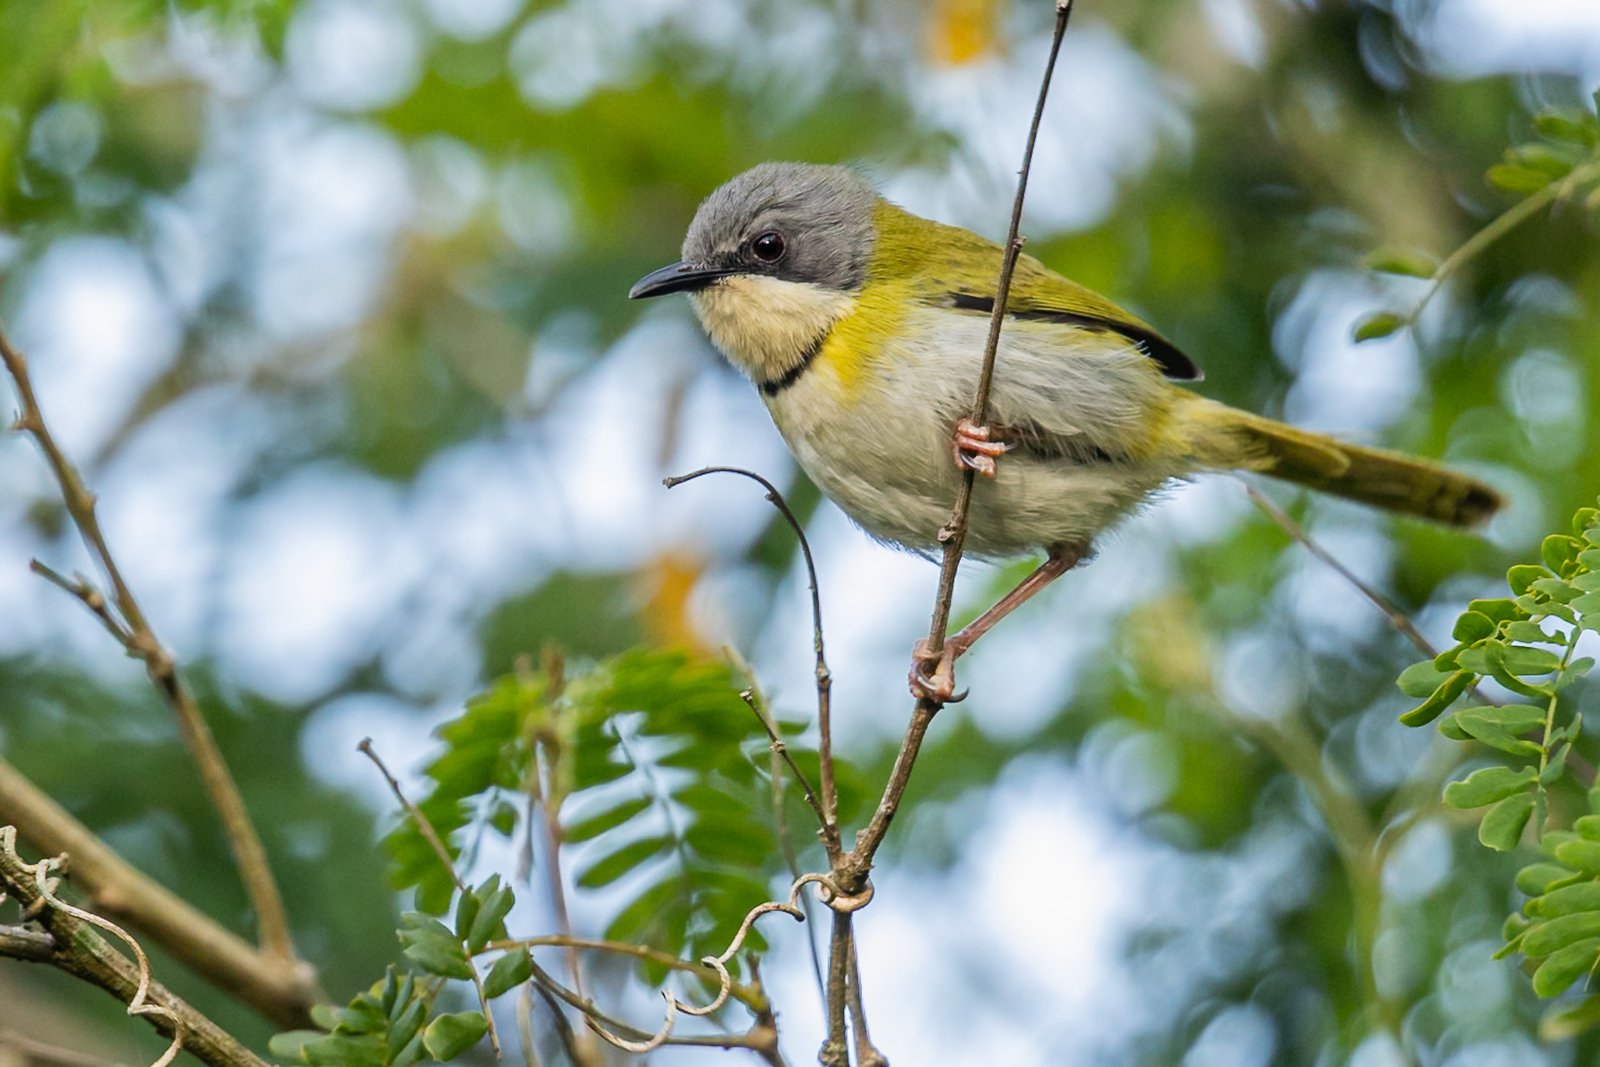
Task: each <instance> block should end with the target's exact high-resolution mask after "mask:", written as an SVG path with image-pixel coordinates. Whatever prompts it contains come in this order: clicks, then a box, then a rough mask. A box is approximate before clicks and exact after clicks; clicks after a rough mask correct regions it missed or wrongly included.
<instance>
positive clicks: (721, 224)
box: [628, 163, 1501, 703]
mask: <svg viewBox="0 0 1600 1067" xmlns="http://www.w3.org/2000/svg"><path fill="white" fill-rule="evenodd" d="M1000 260H1001V249H1000V247H999V246H998V245H996V244H994V243H993V242H991V241H988V240H986V239H984V238H982V237H980V236H978V235H977V234H975V233H972V232H970V231H968V230H964V229H961V228H960V227H956V226H948V225H944V224H942V223H939V222H934V221H932V220H930V219H924V218H921V217H919V216H917V215H913V214H911V213H910V212H908V211H905V210H903V209H901V208H899V207H897V206H896V205H894V204H892V203H890V202H889V201H887V200H885V199H884V198H882V197H880V196H878V195H877V194H876V193H875V192H874V191H873V190H872V188H871V187H870V185H869V184H868V183H867V182H866V181H865V180H864V179H863V178H862V177H860V176H859V175H858V174H856V173H855V172H854V171H851V170H849V169H848V168H845V167H838V166H818V165H812V164H803V163H763V164H761V165H760V166H757V167H754V168H752V169H751V170H748V171H746V172H744V173H743V174H740V175H739V176H738V177H736V178H734V179H732V180H731V181H729V182H727V183H726V184H725V185H723V186H722V187H721V188H719V189H717V190H716V191H715V192H713V193H712V194H711V195H710V196H708V197H707V198H706V200H705V202H704V203H702V204H701V205H700V209H699V211H698V212H696V214H695V217H694V221H693V222H692V223H691V224H690V226H689V232H688V236H687V237H685V238H684V242H683V258H682V260H680V261H679V262H677V263H673V264H671V265H669V266H666V267H662V268H661V269H660V270H657V271H653V272H652V273H650V274H648V275H646V276H645V277H643V278H641V279H640V280H639V282H638V283H637V284H636V285H634V287H633V289H632V290H631V291H630V292H629V294H628V295H629V296H630V297H632V298H635V299H639V298H643V297H653V296H661V295H664V294H666V293H676V292H687V293H689V294H690V298H691V300H692V302H693V304H694V310H695V313H696V315H697V316H698V317H699V319H700V323H701V325H702V326H703V327H704V328H705V331H706V333H707V334H708V335H709V336H710V338H711V340H712V342H713V343H714V344H715V345H716V347H717V348H718V349H719V350H720V351H721V352H722V353H723V355H724V356H726V357H727V358H728V360H729V361H730V362H731V363H732V364H733V365H734V366H735V367H737V368H738V369H739V370H741V371H743V372H744V373H745V374H746V375H748V376H749V378H750V379H751V380H752V381H753V382H754V383H755V385H756V387H757V389H759V390H760V393H761V396H762V399H763V400H764V401H765V402H766V406H767V410H768V411H769V412H770V413H771V415H772V420H773V422H774V423H776V424H777V427H778V430H779V432H780V433H781V434H782V435H783V438H784V440H785V441H786V442H787V443H788V445H789V449H790V451H791V452H793V453H794V457H795V459H796V460H797V461H798V462H799V464H800V466H801V467H802V468H803V469H804V470H805V472H806V474H807V475H809V476H810V478H811V480H812V481H813V482H815V483H816V484H817V486H818V488H820V489H821V490H822V491H823V492H824V493H825V494H826V495H827V496H828V497H829V498H830V499H832V500H833V502H834V503H836V504H838V505H839V507H840V508H842V509H843V510H844V512H845V513H846V514H847V515H849V516H850V518H851V519H853V520H854V521H855V522H856V523H857V524H858V525H860V526H861V527H862V529H864V530H866V532H867V533H869V534H870V535H872V536H873V537H875V538H877V539H879V540H880V541H885V542H889V543H890V544H894V545H899V546H902V547H904V548H908V549H911V550H913V551H921V552H927V551H929V550H932V549H934V548H935V547H936V546H937V545H938V544H939V541H940V536H939V532H940V528H941V527H942V526H944V525H945V523H946V521H947V519H948V518H949V515H950V510H951V506H952V503H953V501H954V500H955V496H956V491H957V487H958V484H959V481H960V478H961V477H962V473H963V471H964V470H965V469H969V468H970V469H971V470H973V471H975V472H976V473H977V474H979V475H982V476H983V477H981V478H979V479H978V481H977V484H976V486H975V488H974V493H973V497H972V504H971V512H970V520H969V528H968V535H967V544H968V546H969V548H970V550H971V551H972V553H973V554H974V555H977V556H980V557H987V558H996V557H1006V556H1014V555H1021V554H1025V553H1029V552H1035V551H1039V550H1043V552H1044V553H1045V561H1044V563H1043V564H1041V565H1040V567H1039V568H1038V570H1036V571H1035V572H1034V573H1033V574H1031V575H1030V576H1029V577H1028V578H1026V579H1024V580H1023V582H1022V583H1021V584H1020V585H1019V586H1017V588H1016V589H1014V590H1013V591H1012V592H1010V593H1008V594H1007V595H1006V596H1005V597H1003V598H1002V599H1001V600H1000V601H999V602H997V603H996V604H995V605H994V606H993V607H992V608H990V609H989V610H988V611H986V612H984V614H983V615H981V616H979V617H978V619H977V620H975V621H974V622H973V623H972V624H971V625H970V626H968V627H966V628H965V629H964V630H962V631H961V632H960V633H957V634H955V635H952V636H951V637H950V639H949V640H948V641H946V642H945V643H944V646H943V649H942V651H941V652H940V653H939V654H938V655H934V654H931V653H930V652H929V649H928V646H927V642H925V641H924V642H919V643H918V645H917V648H916V650H915V651H914V653H913V658H912V668H911V674H910V683H911V689H912V692H913V693H914V694H916V695H918V696H925V697H928V698H930V699H933V700H935V701H939V702H941V703H942V702H948V701H951V700H954V699H959V698H958V697H957V696H956V693H955V677H954V664H955V660H956V659H957V657H959V656H960V655H961V654H962V653H964V652H965V651H966V650H967V649H968V648H970V647H971V645H972V644H973V642H975V641H976V640H977V639H978V638H979V637H980V636H982V635H983V633H985V632H986V631H988V630H989V629H990V628H991V627H992V626H993V625H994V624H995V623H996V622H998V621H999V620H1000V619H1001V618H1003V617H1004V616H1005V615H1007V614H1009V613H1010V612H1011V611H1013V610H1015V609H1016V608H1017V606H1019V605H1020V604H1022V603H1023V602H1024V601H1026V600H1027V599H1028V598H1029V597H1031V596H1033V595H1034V594H1035V593H1037V592H1038V591H1039V590H1040V589H1042V588H1044V587H1045V586H1046V585H1048V584H1049V583H1050V582H1051V581H1053V580H1054V579H1055V578H1057V577H1059V576H1060V575H1061V574H1063V573H1065V572H1066V571H1068V570H1070V569H1071V568H1072V567H1073V566H1075V565H1076V564H1077V563H1078V562H1080V561H1081V560H1083V559H1085V558H1087V557H1088V555H1089V554H1090V552H1091V550H1092V547H1093V543H1094V539H1095V537H1096V536H1097V535H1099V533H1100V532H1101V531H1102V530H1104V529H1106V528H1107V527H1108V526H1111V525H1112V524H1113V523H1115V522H1117V521H1118V520H1119V519H1121V518H1123V517H1124V516H1126V515H1127V514H1129V513H1130V512H1131V511H1133V510H1134V509H1135V508H1137V507H1138V505H1139V504H1140V503H1141V502H1143V501H1144V500H1146V499H1147V498H1149V497H1150V496H1151V494H1152V493H1154V492H1156V491H1157V490H1158V489H1160V488H1161V487H1162V486H1163V485H1166V484H1167V483H1169V482H1171V481H1173V480H1174V479H1182V478H1185V477H1188V476H1190V475H1193V474H1196V473H1199V472H1202V471H1230V470H1239V471H1253V472H1257V473H1260V474H1266V475H1270V476H1271V477H1274V478H1282V479H1285V480H1287V481H1291V482H1295V483H1298V484H1300V485H1305V486H1310V487H1311V488H1314V489H1318V490H1321V491H1323V492H1326V493H1332V494H1334V495H1336V496H1342V497H1346V498H1348V499H1351V500H1357V501H1360V502H1362V503H1364V504H1371V505H1373V506H1376V507H1380V508H1384V509H1387V510H1390V511H1396V512H1401V513H1403V514H1407V515H1414V516H1419V517H1421V518H1425V519H1432V520H1435V521H1438V522H1444V523H1450V524H1453V525H1457V526H1470V525H1473V524H1475V523H1478V522H1480V521H1482V520H1483V519H1485V518H1487V517H1488V516H1489V515H1491V514H1493V513H1494V511H1495V510H1496V509H1497V508H1499V507H1500V505H1501V499H1500V496H1499V494H1498V493H1496V492H1495V491H1494V490H1493V489H1491V488H1490V487H1489V486H1487V485H1484V484H1483V483H1482V482H1479V481H1476V480H1474V479H1472V478H1469V477H1467V476H1465V475H1462V474H1458V473H1456V472H1454V471H1450V470H1447V469H1445V468H1443V467H1441V466H1438V465H1437V464H1434V463H1429V462H1427V461H1425V460H1420V459H1414V458H1412V457H1410V456H1405V455H1400V454H1398V453H1395V452H1388V451H1382V450H1379V449H1374V448H1365V447H1361V446H1358V445H1351V444H1346V443H1344V442H1341V441H1338V440H1335V439H1334V438H1331V437H1327V436H1324V435H1322V434H1316V433H1308V432H1306V431H1304V430H1297V429H1295V428H1293V427H1291V426H1287V425H1285V424H1283V423H1281V422H1276V421H1274V420H1272V419H1268V418H1263V417H1261V416H1259V415H1253V414H1250V413H1249V412H1245V411H1239V410H1237V409H1235V408H1231V407H1227V406H1226V405H1223V404H1220V403H1218V402H1216V401H1213V400H1208V399H1205V398H1204V397H1201V396H1198V395H1196V394H1194V393H1192V392H1190V391H1188V390H1187V389H1185V388H1183V387H1181V386H1179V385H1176V384H1174V383H1175V382H1192V381H1198V380H1199V379H1200V378H1201V372H1200V368H1199V367H1197V366H1196V365H1195V363H1194V362H1193V361H1192V360H1191V359H1190V358H1189V357H1188V356H1186V355H1185V354H1184V353H1183V352H1181V351H1179V349H1178V348H1177V347H1176V346H1175V345H1174V344H1173V343H1172V342H1171V341H1168V340H1167V339H1166V338H1165V337H1163V336H1162V335H1161V334H1160V333H1158V332H1156V330H1155V328H1154V327H1152V326H1150V325H1149V324H1148V323H1145V322H1143V321H1141V320H1140V319H1138V318H1137V317H1135V316H1134V315H1132V314H1130V313H1128V312H1127V311H1124V310H1123V309H1122V308H1120V307H1118V306H1117V305H1116V304H1113V303H1112V302H1111V301H1109V300H1107V299H1106V298H1105V297H1102V296H1100V295H1099V294H1097V293H1094V292H1092V291H1090V290H1089V289H1086V288H1084V287H1083V286H1081V285H1078V284H1077V283H1076V282H1073V281H1070V280H1068V279H1067V278H1065V277H1063V276H1061V275H1060V274H1057V273H1055V272H1054V271H1052V270H1050V269H1049V268H1047V267H1045V266H1044V265H1043V264H1042V263H1040V262H1039V261H1038V260H1037V259H1034V258H1033V257H1031V256H1027V255H1023V256H1021V257H1020V258H1019V259H1018V261H1017V265H1016V271H1015V274H1014V276H1013V280H1012V283H1011V291H1010V296H1009V299H1008V300H1007V302H1006V317H1005V321H1004V328H1003V330H1002V332H1001V334H1000V345H999V349H998V353H997V359H996V363H995V371H994V379H993V385H992V391H991V399H990V404H989V418H988V424H987V425H982V426H979V425H974V424H973V423H972V422H971V421H970V420H969V419H967V417H966V416H967V413H968V412H969V410H970V407H971V404H972V400H973V394H974V392H975V391H976V388H977V382H978V375H979V371H980V369H981V365H982V359H983V350H984V345H985V341H986V338H987V334H988V329H989V319H990V316H991V314H992V312H993V310H994V301H995V290H996V280H997V276H998V274H999V268H1000Z"/></svg>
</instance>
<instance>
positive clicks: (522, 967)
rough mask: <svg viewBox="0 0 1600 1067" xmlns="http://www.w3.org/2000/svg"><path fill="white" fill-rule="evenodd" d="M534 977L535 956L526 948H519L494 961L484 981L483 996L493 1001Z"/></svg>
mask: <svg viewBox="0 0 1600 1067" xmlns="http://www.w3.org/2000/svg"><path fill="white" fill-rule="evenodd" d="M532 977H533V956H532V955H531V954H530V953H529V952H528V949H527V947H526V946H519V947H517V948H514V949H512V950H511V951H509V952H507V953H505V954H504V955H502V956H501V957H500V958H499V959H497V960H495V961H494V966H493V967H490V968H489V973H488V975H487V976H485V978H484V980H483V995H484V996H486V997H489V998H491V999H493V998H494V997H498V996H499V995H500V994H502V993H507V992H510V991H511V990H513V989H515V988H517V986H519V985H521V984H522V983H523V982H526V981H527V980H528V979H529V978H532Z"/></svg>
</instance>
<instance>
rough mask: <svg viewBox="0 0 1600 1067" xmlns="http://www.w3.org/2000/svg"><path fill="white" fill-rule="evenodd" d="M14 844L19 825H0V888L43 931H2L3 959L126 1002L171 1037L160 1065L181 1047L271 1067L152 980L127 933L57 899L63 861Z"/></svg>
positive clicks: (218, 1060) (223, 1066)
mask: <svg viewBox="0 0 1600 1067" xmlns="http://www.w3.org/2000/svg"><path fill="white" fill-rule="evenodd" d="M16 839H17V835H16V828H15V827H13V826H0V889H3V890H4V891H5V892H9V893H10V894H11V895H12V896H14V897H16V899H17V901H18V902H19V903H20V904H21V905H22V906H23V915H24V917H25V919H27V920H28V921H29V922H33V923H37V924H38V926H39V927H40V928H41V929H37V930H36V929H32V928H30V927H26V926H24V927H8V928H4V929H3V931H0V932H3V933H4V934H5V936H4V937H0V955H6V956H10V957H11V958H14V959H20V960H25V961H28V962H33V963H44V964H49V965H51V966H54V967H57V968H59V969H60V970H63V971H65V972H67V973H68V974H71V975H73V976H74V977H77V978H80V979H82V980H84V981H86V982H88V983H90V984H92V985H96V986H99V987H100V988H101V989H104V990H105V991H106V992H108V993H110V994H111V995H112V996H114V997H116V998H117V999H118V1000H120V1001H122V1003H123V1004H124V1005H126V1006H127V1008H128V1012H129V1014H131V1015H136V1016H139V1017H141V1018H143V1019H144V1020H145V1021H146V1022H148V1023H149V1024H150V1025H151V1026H152V1027H154V1028H155V1030H156V1031H157V1032H158V1033H160V1034H162V1035H163V1036H165V1037H168V1038H170V1039H172V1041H173V1044H172V1046H171V1047H169V1048H168V1050H167V1055H165V1056H163V1057H162V1058H161V1059H160V1060H158V1061H156V1064H157V1067H164V1065H166V1064H168V1063H170V1062H171V1060H172V1057H173V1056H175V1055H176V1054H177V1049H178V1047H179V1044H180V1043H181V1046H182V1048H183V1050H184V1051H186V1052H188V1053H189V1054H190V1055H192V1056H195V1057H196V1058H198V1059H200V1060H201V1061H203V1062H205V1063H207V1064H210V1065H211V1067H267V1065H266V1062H265V1061H264V1060H262V1059H260V1058H259V1057H258V1056H256V1055H255V1054H254V1053H253V1052H251V1051H250V1050H249V1049H247V1048H245V1047H244V1046H243V1045H242V1044H240V1043H239V1042H238V1041H237V1040H235V1039H234V1038H233V1036H232V1035H230V1034H229V1033H227V1032H226V1031H225V1030H223V1029H222V1028H221V1027H219V1026H217V1024H216V1023H214V1022H212V1021H211V1020H210V1019H208V1018H206V1017H205V1016H204V1015H201V1014H200V1013H199V1012H198V1011H196V1010H195V1009H194V1008H193V1007H191V1006H190V1005H189V1004H188V1003H186V1002H185V1001H184V1000H182V999H181V998H179V997H178V996H176V995H175V994H174V993H172V991H171V990H169V989H167V988H166V987H165V986H163V985H161V984H160V983H159V982H156V981H154V980H153V979H152V978H151V976H150V968H149V963H148V961H147V960H146V959H145V955H144V951H143V950H142V949H141V948H140V947H139V945H138V943H137V942H136V941H134V939H133V938H132V937H130V936H129V935H128V934H127V933H126V932H125V931H123V930H122V929H121V928H120V927H118V926H117V925H116V924H115V923H112V922H109V921H107V920H106V919H104V918H102V917H100V916H97V915H94V914H92V913H90V912H87V911H85V910H83V909H81V908H77V907H74V906H72V905H70V904H67V903H66V902H65V901H62V900H61V899H60V897H59V896H58V895H57V893H56V888H55V880H54V879H53V878H52V877H51V875H52V874H53V873H55V872H57V871H59V870H61V869H63V867H64V865H65V863H66V858H65V857H55V858H50V859H44V860H40V861H38V862H36V863H28V862H26V861H25V860H23V858H22V857H21V856H20V855H19V854H18V853H17V849H16ZM97 927H98V928H99V929H100V930H105V931H107V932H109V933H111V934H113V935H114V936H116V937H118V938H119V939H121V940H123V941H124V942H125V943H126V944H127V945H128V946H129V947H130V949H131V950H132V951H133V953H134V956H135V960H134V961H130V960H129V959H128V958H127V957H126V956H124V955H122V954H121V953H120V952H118V951H117V950H116V949H114V948H112V947H111V945H110V944H108V943H107V942H106V940H105V938H103V937H102V936H101V935H100V934H99V933H98V932H97V930H96V928H97ZM45 940H47V941H48V948H47V947H46V945H45ZM12 950H16V951H12Z"/></svg>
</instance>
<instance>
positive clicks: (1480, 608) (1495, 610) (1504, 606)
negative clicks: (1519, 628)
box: [1467, 597, 1528, 622]
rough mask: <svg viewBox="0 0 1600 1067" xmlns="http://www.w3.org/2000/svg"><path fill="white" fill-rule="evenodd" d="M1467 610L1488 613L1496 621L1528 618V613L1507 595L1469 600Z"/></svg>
mask: <svg viewBox="0 0 1600 1067" xmlns="http://www.w3.org/2000/svg"><path fill="white" fill-rule="evenodd" d="M1467 610H1468V611H1476V612H1477V613H1478V614H1480V615H1487V616H1489V618H1491V619H1493V620H1494V621H1495V622H1508V621H1511V620H1513V619H1526V618H1527V617H1528V613H1527V611H1526V610H1524V609H1523V608H1521V607H1519V606H1518V605H1517V602H1516V601H1515V600H1508V599H1506V598H1505V597H1497V598H1489V599H1483V600H1469V601H1467Z"/></svg>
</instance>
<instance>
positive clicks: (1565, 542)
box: [1539, 534, 1583, 578]
mask: <svg viewBox="0 0 1600 1067" xmlns="http://www.w3.org/2000/svg"><path fill="white" fill-rule="evenodd" d="M1582 548H1583V545H1582V544H1581V543H1580V542H1579V541H1578V539H1577V538H1576V537H1573V536H1572V535H1571V534H1551V535H1550V536H1548V537H1546V538H1545V539H1544V540H1543V541H1541V542H1540V543H1539V556H1540V558H1541V559H1543V560H1544V565H1545V566H1546V567H1549V568H1550V571H1551V573H1552V574H1555V575H1557V576H1559V577H1562V578H1565V577H1566V576H1567V571H1568V569H1570V568H1571V567H1573V566H1575V565H1576V564H1577V561H1578V552H1579V551H1580V550H1582Z"/></svg>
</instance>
